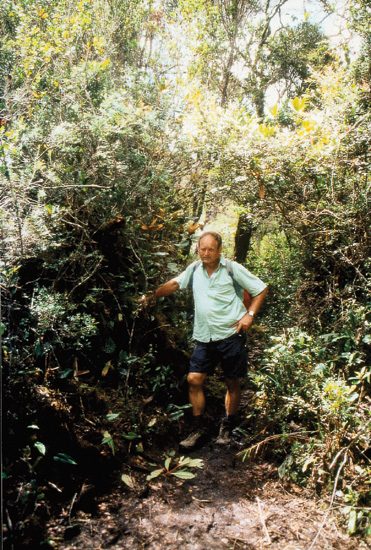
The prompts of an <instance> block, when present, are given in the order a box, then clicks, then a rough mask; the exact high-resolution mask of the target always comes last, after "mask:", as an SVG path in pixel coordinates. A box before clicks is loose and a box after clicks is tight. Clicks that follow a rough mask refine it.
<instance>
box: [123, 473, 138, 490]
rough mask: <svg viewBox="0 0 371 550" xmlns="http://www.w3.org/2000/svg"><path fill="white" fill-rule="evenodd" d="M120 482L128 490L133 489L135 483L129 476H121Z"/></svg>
mask: <svg viewBox="0 0 371 550" xmlns="http://www.w3.org/2000/svg"><path fill="white" fill-rule="evenodd" d="M121 480H122V481H123V482H124V483H125V485H127V486H128V487H130V489H134V486H135V483H134V479H133V478H132V477H131V476H128V475H127V474H122V476H121Z"/></svg>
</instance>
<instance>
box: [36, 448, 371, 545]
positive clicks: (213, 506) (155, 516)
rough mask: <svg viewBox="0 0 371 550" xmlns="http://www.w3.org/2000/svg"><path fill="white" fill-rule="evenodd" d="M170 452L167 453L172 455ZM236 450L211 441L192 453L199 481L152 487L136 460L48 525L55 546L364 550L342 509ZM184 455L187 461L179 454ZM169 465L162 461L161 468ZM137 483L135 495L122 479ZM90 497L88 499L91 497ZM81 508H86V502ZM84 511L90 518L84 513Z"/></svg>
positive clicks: (159, 482)
mask: <svg viewBox="0 0 371 550" xmlns="http://www.w3.org/2000/svg"><path fill="white" fill-rule="evenodd" d="M170 450H171V449H167V451H168V452H169V451H170ZM237 452H238V450H236V449H235V448H230V447H221V448H220V447H218V446H216V445H215V444H214V443H212V442H209V443H208V444H207V445H206V446H205V447H203V448H202V449H199V450H198V451H195V452H193V453H188V456H191V457H192V458H202V459H203V461H204V468H203V469H198V470H194V471H195V473H196V477H195V478H193V479H191V480H181V479H178V478H176V477H173V476H170V477H168V478H166V477H164V476H159V477H157V478H155V479H153V480H151V481H150V482H147V481H146V476H147V474H148V472H150V471H152V470H154V469H155V467H156V466H154V465H153V466H150V465H149V464H148V461H147V460H145V459H144V458H142V457H132V460H131V461H129V462H128V463H126V464H125V465H124V466H123V469H122V472H121V473H120V474H119V475H118V479H117V483H115V485H114V487H113V489H112V491H111V492H110V493H109V494H106V495H105V496H100V497H94V494H93V495H91V502H90V505H93V508H94V506H96V510H95V511H94V512H93V513H91V512H88V511H86V510H88V509H89V505H88V506H87V504H89V488H85V500H86V502H85V506H81V502H80V500H81V498H82V496H84V495H79V496H78V495H76V498H74V499H73V500H72V501H71V502H70V503H68V505H66V507H65V508H64V510H63V511H62V513H61V514H60V516H59V517H57V518H54V519H53V521H50V522H49V524H48V525H47V530H48V533H49V544H50V546H49V547H54V548H58V549H63V550H77V549H81V548H84V549H95V548H96V549H104V548H110V549H115V550H119V549H124V548H132V549H141V548H149V549H152V550H163V549H168V550H173V549H174V550H175V549H179V550H185V549H192V550H210V549H214V550H219V549H220V550H221V549H231V550H232V549H233V550H234V549H236V550H237V549H246V550H247V549H248V550H258V549H265V548H270V549H272V550H273V549H274V550H275V549H277V550H278V549H280V550H281V549H282V550H312V549H313V550H319V549H321V550H322V549H326V550H330V549H331V550H332V549H334V550H345V549H347V550H365V549H367V548H369V546H367V544H366V543H365V542H364V541H360V540H358V539H357V538H354V537H350V536H348V535H347V534H346V531H345V529H344V525H342V523H343V520H342V516H341V515H340V514H339V512H338V511H336V509H334V508H332V509H331V510H329V502H328V501H322V500H316V499H315V498H314V497H313V494H310V493H309V492H307V491H306V490H305V489H303V488H299V487H296V486H293V485H284V484H283V482H282V481H281V480H280V479H279V476H278V472H277V467H276V466H274V465H272V464H271V463H268V462H265V461H254V462H250V461H249V462H242V460H241V458H240V457H237ZM177 456H180V455H179V454H177ZM163 460H164V458H163V457H162V456H158V458H157V460H156V462H157V464H159V465H161V464H163ZM122 473H125V474H127V475H129V476H130V477H131V478H132V479H133V480H134V487H133V488H129V487H128V486H127V485H126V484H125V483H123V482H122V481H121V479H120V477H121V474H122ZM86 495H88V496H87V497H86ZM79 502H80V503H79ZM83 509H84V510H85V511H84V510H83Z"/></svg>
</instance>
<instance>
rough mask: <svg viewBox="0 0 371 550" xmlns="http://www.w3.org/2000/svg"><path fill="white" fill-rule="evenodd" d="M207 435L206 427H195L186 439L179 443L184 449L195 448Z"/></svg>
mask: <svg viewBox="0 0 371 550" xmlns="http://www.w3.org/2000/svg"><path fill="white" fill-rule="evenodd" d="M205 436H206V431H205V429H204V428H195V429H194V430H193V431H192V432H191V433H190V434H189V436H188V437H187V438H186V439H184V440H183V441H181V442H180V443H179V445H180V446H181V447H183V448H184V449H193V448H194V447H196V446H197V445H199V444H200V443H202V442H203V440H204V439H205Z"/></svg>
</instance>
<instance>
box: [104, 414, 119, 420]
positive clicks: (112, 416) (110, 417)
mask: <svg viewBox="0 0 371 550" xmlns="http://www.w3.org/2000/svg"><path fill="white" fill-rule="evenodd" d="M119 416H120V413H112V414H107V415H106V418H107V420H115V419H116V418H118V417H119Z"/></svg>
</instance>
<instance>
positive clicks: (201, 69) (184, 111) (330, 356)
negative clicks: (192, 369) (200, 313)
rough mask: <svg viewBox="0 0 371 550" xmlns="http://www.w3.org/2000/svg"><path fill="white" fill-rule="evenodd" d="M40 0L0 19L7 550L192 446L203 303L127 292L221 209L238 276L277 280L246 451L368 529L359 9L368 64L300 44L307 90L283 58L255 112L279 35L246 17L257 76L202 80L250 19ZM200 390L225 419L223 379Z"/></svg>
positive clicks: (215, 224)
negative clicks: (234, 219)
mask: <svg viewBox="0 0 371 550" xmlns="http://www.w3.org/2000/svg"><path fill="white" fill-rule="evenodd" d="M44 4H45V3H44V2H42V1H41V0H40V1H37V2H30V1H28V0H22V1H19V2H12V1H10V0H6V1H5V2H3V3H2V5H1V7H0V10H1V18H2V19H1V25H2V30H3V33H4V44H3V46H4V47H3V48H2V52H1V57H0V63H1V67H2V69H3V71H2V75H1V78H2V95H1V125H0V128H1V130H0V131H1V158H2V166H1V183H2V190H1V206H0V219H1V240H2V252H3V254H2V259H1V266H0V267H1V339H2V386H3V411H4V412H3V418H4V426H5V428H6V429H5V430H4V443H3V452H4V456H3V483H4V490H5V496H6V498H5V501H4V502H5V511H4V521H5V534H6V544H7V545H8V547H9V548H18V547H27V546H28V547H30V548H31V547H35V541H36V542H37V543H40V544H41V543H42V542H44V543H45V544H46V536H47V534H46V533H45V532H44V528H43V525H44V523H45V522H44V520H45V518H46V517H50V516H53V514H56V513H58V512H59V511H60V510H61V508H62V507H63V506H64V507H65V506H66V503H67V502H71V499H73V500H74V501H75V500H76V499H77V500H78V502H79V504H77V502H76V505H79V506H81V507H86V509H87V510H89V511H91V512H94V509H92V501H91V499H90V500H89V498H88V495H89V492H92V491H93V492H98V493H99V492H104V491H107V490H109V487H110V483H115V482H116V481H117V479H118V478H117V474H118V473H119V472H120V470H121V469H122V466H123V464H125V462H126V461H127V460H128V459H129V458H130V457H131V456H147V455H148V454H150V452H151V449H153V448H154V447H161V445H167V444H168V443H169V441H171V442H173V441H174V442H176V441H178V440H179V438H180V437H181V435H182V434H183V431H184V425H185V423H186V421H187V417H188V415H189V409H188V405H187V401H188V398H187V388H186V385H185V376H186V372H187V365H188V359H189V353H190V351H191V347H192V345H191V341H190V338H191V331H192V303H191V298H190V296H188V295H186V294H184V295H175V296H173V297H171V298H169V299H167V300H166V301H161V302H160V303H158V304H157V305H156V306H155V307H153V308H150V309H143V308H142V307H141V306H140V305H139V302H138V299H139V298H140V296H141V295H142V294H143V293H145V292H147V291H148V290H150V289H154V288H155V287H156V286H157V285H158V284H159V283H161V282H163V281H165V280H167V279H168V278H170V277H172V276H173V275H174V274H175V273H178V272H179V271H180V270H181V269H183V268H184V266H185V265H186V264H187V262H189V261H191V259H193V255H192V242H193V239H194V235H195V234H196V233H197V232H198V231H199V230H200V229H201V228H202V227H203V226H204V224H205V223H207V227H210V228H212V229H217V230H220V231H221V233H222V234H223V235H224V234H225V233H227V230H226V228H225V227H224V226H223V223H221V224H220V222H219V220H220V217H219V214H220V213H223V211H224V210H225V207H226V204H228V206H229V207H230V204H231V203H232V204H234V205H235V208H236V211H237V212H238V214H239V215H240V216H244V217H245V220H246V227H247V234H248V240H247V241H248V248H249V253H248V256H247V259H246V266H247V267H248V268H249V269H251V271H253V272H254V273H256V274H257V275H259V276H260V277H261V278H262V279H263V280H264V281H265V282H267V283H268V284H269V289H270V291H269V298H268V300H267V302H266V304H265V306H264V308H263V309H262V311H261V313H260V314H259V318H258V320H257V322H256V324H255V325H254V328H253V330H252V334H251V366H250V371H249V375H248V377H247V379H246V380H245V384H246V388H247V389H248V390H249V391H250V392H251V395H254V398H253V399H252V401H251V408H250V409H249V411H248V413H247V414H246V417H245V418H241V430H242V432H241V433H242V436H243V437H244V438H245V442H246V448H245V449H244V450H243V451H242V453H241V455H240V456H241V458H247V457H248V456H255V455H256V454H259V453H260V454H262V453H263V452H265V453H267V456H269V457H270V458H271V459H272V460H275V461H277V463H278V464H279V465H280V468H279V472H280V475H281V476H282V478H286V479H292V480H293V481H294V482H296V483H297V484H299V485H302V486H304V485H306V486H309V487H310V488H312V489H313V491H315V492H318V493H321V494H322V495H328V497H329V498H330V499H331V505H332V504H334V502H336V504H337V506H339V507H340V508H341V510H342V512H343V513H344V523H345V525H346V527H347V529H348V531H349V532H350V533H352V534H354V535H359V536H362V537H370V530H371V527H370V497H371V494H370V473H371V472H370V460H371V457H370V420H371V419H370V395H371V392H370V389H371V370H370V365H371V347H370V345H371V330H370V323H371V302H370V274H371V270H370V268H371V264H370V257H371V240H370V229H369V228H370V158H369V150H370V132H369V125H370V105H371V95H370V66H371V62H370V48H369V43H370V24H369V17H368V16H369V11H368V9H369V8H368V4H367V2H363V1H357V2H355V1H354V2H351V8H352V10H353V11H352V10H351V12H350V14H349V17H350V21H351V22H352V23H351V25H352V27H353V28H354V29H356V30H357V32H358V34H359V35H360V38H361V40H362V43H363V46H362V48H361V52H360V54H359V56H358V58H357V60H356V61H355V62H354V63H353V64H350V63H348V64H347V63H342V62H341V61H340V59H339V58H337V56H334V52H329V51H328V50H327V46H326V42H325V41H321V42H320V44H318V43H317V42H315V43H313V44H311V46H310V48H309V49H306V50H305V51H306V52H307V54H308V56H309V58H308V59H304V58H301V63H304V65H305V64H306V65H305V66H306V70H305V71H304V73H305V75H306V76H305V78H304V77H303V79H302V80H301V77H300V78H299V76H300V74H304V73H303V72H300V71H299V72H298V71H297V69H298V67H296V68H295V67H292V66H290V67H291V68H290V67H287V66H286V65H283V66H282V67H281V69H280V70H281V72H280V74H281V77H282V78H284V77H283V76H282V75H283V74H286V73H285V71H286V69H287V74H289V75H292V74H295V75H296V76H295V78H294V80H292V81H291V80H290V79H289V77H287V81H285V82H286V89H287V90H286V96H285V99H284V101H282V102H281V103H279V104H277V105H275V106H268V105H266V107H269V109H268V108H266V110H265V112H266V113H268V114H264V116H262V114H261V106H262V101H263V103H264V93H265V91H266V86H268V81H267V80H264V78H267V74H268V73H267V74H265V70H264V67H263V65H264V63H263V60H264V59H265V60H266V63H267V65H266V67H269V66H275V64H277V63H278V61H277V59H281V60H282V56H281V55H279V56H278V58H276V57H275V55H278V53H280V42H279V40H278V36H279V34H277V36H276V38H275V39H274V41H273V42H272V40H273V38H272V39H271V38H269V36H270V34H269V33H265V32H264V33H263V31H262V28H263V27H264V26H262V25H260V24H258V23H257V24H256V27H254V28H253V27H251V25H250V26H249V33H251V34H250V35H249V36H250V42H249V44H247V43H246V48H247V53H248V52H249V48H250V46H251V44H252V43H255V44H257V45H258V46H257V48H258V50H257V51H258V52H259V56H258V58H257V59H256V60H255V61H256V62H255V65H254V64H251V63H252V61H253V60H252V59H251V60H250V61H251V63H250V65H249V70H250V71H253V72H250V73H249V74H250V77H249V79H250V80H251V78H252V77H251V75H252V74H254V75H255V77H254V78H255V81H254V82H255V84H254V83H253V82H252V80H251V81H250V80H249V81H246V82H245V83H244V82H242V84H241V82H240V83H238V82H237V79H235V77H233V78H232V77H231V75H230V73H228V70H227V69H226V71H225V72H224V73H223V74H221V73H220V72H218V70H215V67H217V66H219V65H223V64H220V63H219V64H218V63H217V64H216V65H214V63H212V64H210V68H209V69H208V68H207V67H208V65H207V63H201V61H205V59H213V60H215V59H217V58H218V56H219V59H220V60H222V59H224V55H225V48H227V50H228V48H229V53H228V52H227V53H228V56H229V57H228V59H235V58H234V57H233V56H237V55H239V52H238V51H237V50H236V48H235V44H236V42H234V41H229V39H228V36H229V37H230V36H231V35H228V33H227V35H226V34H225V32H226V29H225V26H223V25H222V24H221V21H224V23H225V22H226V21H227V22H228V21H229V23H230V24H231V25H232V26H231V29H236V28H237V27H235V26H233V25H234V23H233V17H234V16H235V15H236V13H237V12H235V11H234V9H231V10H229V11H228V10H227V12H225V13H224V11H223V10H224V7H225V6H224V4H223V3H221V4H220V6H219V9H220V10H221V11H220V12H218V9H217V7H216V4H215V6H214V5H213V6H211V5H209V4H208V3H201V4H202V5H201V4H200V5H196V4H194V3H188V2H180V3H179V6H178V8H179V9H176V7H175V5H174V6H172V5H170V4H169V5H168V4H167V3H163V5H162V8H161V10H158V9H157V8H156V6H155V5H154V4H153V5H152V3H147V2H142V1H140V0H138V1H136V2H116V1H113V0H112V1H111V0H110V1H108V0H107V1H105V2H95V0H83V1H82V2H79V3H74V2H67V1H63V2H56V1H55V2H49V3H48V6H46V5H44ZM222 4H223V6H224V7H223V6H222ZM218 5H219V4H218ZM244 5H245V4H244ZM237 7H238V6H237V5H236V6H235V8H236V9H237ZM245 7H246V6H245ZM260 8H261V10H262V11H261V13H263V14H264V17H265V22H266V24H267V25H269V24H270V21H271V20H270V19H269V14H267V13H264V9H263V4H262V5H261V6H260ZM255 9H258V3H256V6H255V5H254V10H255ZM237 11H238V10H237ZM258 11H259V10H258ZM246 13H247V12H246ZM254 13H255V12H254ZM259 13H260V12H259ZM223 14H224V15H223ZM225 14H227V15H228V17H227V16H225ZM233 14H234V15H233ZM257 14H258V12H256V14H255V15H256V16H257ZM222 15H223V17H224V16H225V17H224V19H223V17H222ZM242 15H243V14H242ZM219 16H220V17H221V19H218V17H219ZM232 16H233V17H232ZM245 16H246V14H244V17H245ZM236 17H237V16H236ZM231 18H232V19H231ZM169 21H170V22H169ZM236 21H244V19H243V17H242V19H241V18H238V17H237V18H236ZM194 22H197V25H198V27H197V29H198V30H197V32H198V33H199V36H198V40H199V41H201V40H204V42H202V45H203V47H201V45H200V44H201V43H200V44H199V45H200V48H196V50H195V49H194V44H193V43H192V40H194V39H195V35H194V33H195V26H194V25H193V23H194ZM232 23H233V24H232ZM187 25H190V26H189V27H187ZM192 25H193V26H192ZM218 25H219V26H218ZM215 26H216V28H217V29H218V33H217V36H218V37H219V39H218V40H217V41H216V42H215V41H214V39H213V43H211V42H210V40H209V39H208V33H210V36H211V35H212V36H214V34H215V32H214V31H215ZM187 28H188V30H189V33H188V34H187V30H183V31H182V32H181V29H187ZM246 28H247V27H246ZM246 28H244V27H241V29H240V32H241V34H240V35H239V36H240V38H241V37H242V36H244V32H245V30H246ZM264 28H265V27H264ZM306 29H307V28H306V26H305V25H302V26H301V27H300V29H299V30H300V33H299V34H298V36H303V33H305V32H306ZM311 29H312V27H308V29H307V30H308V31H311ZM201 30H202V32H201ZM296 30H298V29H296ZM211 31H212V32H211ZM285 32H286V31H285ZM177 33H178V34H179V33H180V34H179V36H180V35H181V36H183V38H184V41H183V42H182V41H179V43H178V41H177V40H175V38H174V37H176V36H177ZM196 34H197V33H196ZM310 35H312V34H310ZM226 36H227V38H226ZM236 36H237V35H236ZM287 36H288V35H287ZM287 36H286V35H285V40H287V39H288V38H287ZM292 36H293V37H294V36H296V35H295V33H293V34H292ZM313 36H315V37H318V36H319V35H318V33H314V34H313ZM186 37H188V38H189V40H190V42H187V39H186ZM202 37H203V38H202ZM223 37H224V38H223ZM292 40H294V38H292ZM316 40H317V38H316ZM227 45H228V47H227ZM299 49H300V48H299ZM250 50H251V51H253V50H254V48H250ZM164 52H166V55H165V53H164ZM184 52H187V55H184ZM202 52H204V53H203V54H202ZM303 52H304V50H303V51H301V54H303V55H304V53H305V52H304V53H303ZM247 53H246V54H244V55H245V57H244V59H245V61H246V60H248V55H247ZM281 53H282V52H281ZM314 54H315V56H316V63H315V70H314V66H313V65H311V62H310V61H311V60H313V55H314ZM322 54H323V55H322ZM330 54H331V55H330ZM202 55H204V56H205V59H204V60H202V59H201V57H202ZM200 56H201V57H200ZM321 56H322V57H321ZM235 61H237V60H236V59H235ZM187 63H188V65H187ZM290 63H294V60H291V61H290ZM269 64H271V65H269ZM260 65H262V67H260ZM224 66H226V65H224ZM301 68H303V67H301ZM289 69H290V70H289ZM294 69H295V70H296V72H295V71H294ZM208 70H210V73H209V74H208V73H207V71H208ZM254 71H255V72H254ZM259 71H260V72H259ZM268 72H269V71H268ZM299 73H300V74H299ZM5 75H8V76H7V77H6V78H5ZM298 75H299V76H298ZM236 78H237V77H236ZM285 78H286V77H285ZM218 79H219V80H218ZM295 79H296V80H295ZM259 82H260V89H259V90H258V91H257V92H256V94H257V95H256V97H252V96H251V95H250V96H246V93H247V90H249V89H250V90H251V86H252V85H253V84H254V86H255V88H256V87H258V88H259ZM240 84H241V86H240ZM255 88H254V89H255ZM221 91H222V93H220V92H221ZM258 92H259V94H258ZM299 92H300V93H302V95H300V96H299ZM297 94H298V95H297ZM257 96H259V97H257ZM256 107H258V110H257V111H256ZM229 231H230V228H228V232H229ZM208 391H209V394H210V396H211V397H212V399H210V402H211V405H210V409H209V411H208V414H209V415H210V417H212V418H216V417H217V416H218V415H220V414H221V411H222V409H223V392H222V387H221V384H220V383H219V381H218V380H217V381H216V382H214V383H211V384H210V386H209V388H208ZM76 495H77V496H76ZM89 506H90V508H89ZM93 508H94V506H93Z"/></svg>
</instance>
